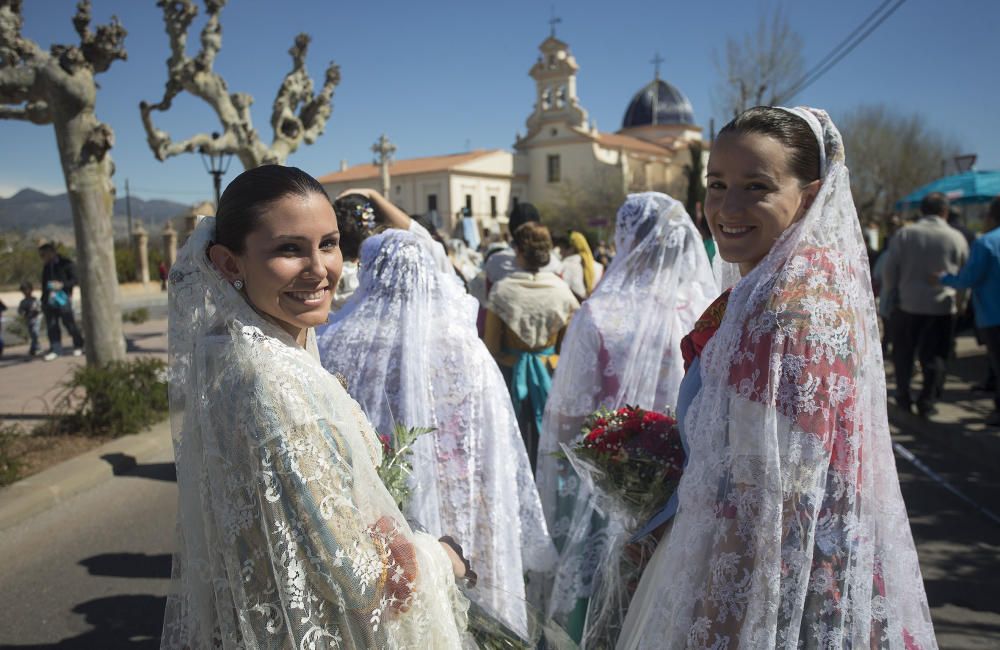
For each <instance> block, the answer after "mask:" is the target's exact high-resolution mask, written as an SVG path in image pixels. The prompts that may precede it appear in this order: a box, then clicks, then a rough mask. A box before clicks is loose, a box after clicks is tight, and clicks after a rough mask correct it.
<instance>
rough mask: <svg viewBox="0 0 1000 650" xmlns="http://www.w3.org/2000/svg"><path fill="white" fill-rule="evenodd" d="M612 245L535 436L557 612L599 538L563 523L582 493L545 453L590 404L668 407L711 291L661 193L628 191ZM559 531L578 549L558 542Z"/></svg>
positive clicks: (587, 567) (694, 239) (573, 429)
mask: <svg viewBox="0 0 1000 650" xmlns="http://www.w3.org/2000/svg"><path fill="white" fill-rule="evenodd" d="M615 245H616V248H617V250H618V255H617V256H616V257H615V259H614V261H613V262H612V263H611V264H610V266H609V267H608V269H607V272H606V274H605V276H604V279H603V280H602V282H601V283H600V284H599V285H598V286H597V288H596V289H595V290H594V293H593V295H591V297H590V298H589V299H588V300H587V301H586V302H584V303H583V307H581V308H580V311H579V312H578V313H577V314H576V316H574V317H573V321H572V322H571V323H570V326H569V329H568V330H567V332H566V337H565V339H564V340H563V346H562V354H561V355H560V358H559V367H558V369H557V370H556V373H555V378H554V379H553V383H552V392H551V393H550V394H549V400H548V402H547V403H546V406H545V418H544V420H543V425H542V433H541V439H540V442H539V449H540V451H539V456H538V472H537V482H538V488H539V493H540V494H541V497H542V505H543V507H544V508H545V514H546V517H547V519H548V522H549V530H550V531H552V534H553V537H554V538H555V540H556V543H557V544H558V545H559V546H560V547H561V548H563V549H564V551H563V554H562V557H561V559H560V563H559V567H558V571H557V575H556V577H555V585H554V588H553V594H552V596H551V597H550V600H549V612H550V614H553V615H556V616H557V617H558V616H559V615H560V614H566V613H568V612H569V611H571V610H572V608H573V607H574V606H575V604H576V600H577V598H585V597H586V596H587V593H588V592H589V584H590V577H591V576H592V575H593V574H594V571H595V569H596V568H597V567H596V566H595V563H596V562H597V561H598V560H599V552H597V551H596V550H595V549H597V547H598V546H599V543H600V542H599V540H593V539H584V538H583V537H581V536H585V535H586V534H587V531H586V530H581V531H576V532H574V531H572V530H571V527H572V526H573V525H575V526H576V527H579V526H583V527H584V528H587V527H589V523H590V519H591V518H590V512H591V508H590V506H589V505H588V502H589V500H588V493H587V491H586V489H585V488H584V487H583V486H582V485H580V482H579V480H578V478H577V476H576V474H575V473H574V472H573V470H572V469H571V468H570V467H569V464H568V463H566V462H565V461H563V460H560V459H558V458H556V456H555V455H554V454H555V453H556V452H558V451H559V449H560V444H561V443H571V442H572V441H573V440H575V439H576V438H578V437H579V436H580V429H581V426H582V424H583V421H584V419H585V418H586V417H587V416H588V415H590V414H591V413H593V412H594V411H596V410H597V409H598V408H601V407H605V408H610V409H616V408H620V407H622V406H625V405H632V406H639V407H641V408H645V409H652V410H658V411H661V412H662V411H665V410H667V409H672V408H673V407H674V406H676V402H677V391H678V388H679V387H680V382H681V380H682V379H683V377H684V363H683V359H682V358H681V352H680V340H681V338H682V337H684V335H686V334H687V333H688V332H689V331H690V330H691V328H692V327H693V326H694V322H695V320H697V318H698V317H699V316H700V315H701V313H702V312H703V311H704V310H705V309H706V308H707V307H708V305H709V304H710V303H711V301H712V300H713V299H714V298H715V297H716V295H717V294H718V289H717V287H716V284H715V279H714V277H713V274H712V269H711V266H710V264H709V261H708V256H707V254H706V253H705V247H704V245H703V244H702V241H701V236H700V234H699V233H698V230H697V229H696V228H695V226H694V223H693V222H692V221H691V219H690V217H688V215H687V213H686V212H685V210H684V206H683V205H682V204H681V203H680V202H678V201H676V200H674V199H673V198H671V197H669V196H667V195H666V194H661V193H659V192H646V193H642V194H632V195H630V196H629V197H628V199H627V200H626V201H625V203H624V205H622V207H621V208H620V209H619V211H618V217H617V225H616V230H615ZM560 484H561V486H562V488H561V494H560ZM573 496H575V497H576V499H575V501H576V502H575V504H573V507H569V508H568V507H567V506H568V505H570V503H571V502H572V501H573V498H572V497H573ZM569 539H577V541H578V542H581V543H582V547H583V549H585V550H582V549H581V548H575V549H569V548H566V546H565V544H566V542H567V540H569Z"/></svg>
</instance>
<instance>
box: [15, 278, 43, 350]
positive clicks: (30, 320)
mask: <svg viewBox="0 0 1000 650" xmlns="http://www.w3.org/2000/svg"><path fill="white" fill-rule="evenodd" d="M34 290H35V287H34V285H32V284H31V283H30V282H28V281H27V280H25V281H24V282H22V283H21V293H23V294H24V299H23V300H21V303H20V304H19V305H18V306H17V313H18V314H20V315H21V318H23V319H24V324H25V325H26V326H27V328H28V336H29V337H30V338H31V347H30V348H29V350H28V354H29V355H30V356H35V355H36V354H38V332H39V329H40V325H41V318H40V317H41V315H42V303H41V302H39V300H38V298H36V297H35V296H34V295H33V292H34Z"/></svg>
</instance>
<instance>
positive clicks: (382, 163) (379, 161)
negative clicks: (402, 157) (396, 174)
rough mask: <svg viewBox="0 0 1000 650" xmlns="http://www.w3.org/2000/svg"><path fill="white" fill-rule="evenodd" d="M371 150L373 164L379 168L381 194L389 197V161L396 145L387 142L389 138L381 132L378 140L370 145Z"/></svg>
mask: <svg viewBox="0 0 1000 650" xmlns="http://www.w3.org/2000/svg"><path fill="white" fill-rule="evenodd" d="M372 152H373V153H374V154H375V160H374V164H376V165H378V166H379V167H380V168H381V170H380V171H381V173H382V196H384V197H385V198H386V199H389V196H390V195H389V186H390V183H389V163H390V162H392V154H394V153H395V152H396V145H394V144H392V143H391V142H389V138H387V137H386V136H385V134H384V133H383V134H382V135H381V137H379V139H378V142H376V143H375V144H373V145H372Z"/></svg>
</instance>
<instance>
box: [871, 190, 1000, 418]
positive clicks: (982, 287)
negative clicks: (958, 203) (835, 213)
mask: <svg viewBox="0 0 1000 650" xmlns="http://www.w3.org/2000/svg"><path fill="white" fill-rule="evenodd" d="M983 226H984V228H983V230H984V234H983V235H982V236H981V237H978V238H977V237H975V236H974V235H973V233H971V232H970V231H969V230H967V229H966V228H965V227H964V226H963V225H962V223H961V221H960V220H959V219H957V218H956V212H955V211H954V210H953V209H952V208H951V206H949V202H948V199H947V197H946V196H944V195H943V194H941V193H938V192H932V193H930V194H928V195H927V196H926V197H924V199H923V200H922V201H921V204H920V216H919V218H918V219H917V220H915V221H914V222H913V223H910V224H907V225H905V226H903V225H902V224H899V228H898V229H896V230H895V231H894V232H892V233H891V234H890V235H889V237H888V239H887V241H886V243H885V245H884V246H883V250H882V251H881V253H880V254H879V255H878V256H877V258H876V259H875V263H874V267H873V280H874V282H875V285H876V287H878V289H879V314H880V315H881V317H882V319H883V331H884V334H883V350H887V349H891V352H892V355H891V357H892V362H893V366H894V368H895V373H896V395H895V402H896V406H897V407H899V408H900V409H902V410H904V411H907V412H911V411H912V410H913V408H914V406H915V407H916V410H917V413H918V414H919V415H920V416H921V417H929V416H931V415H933V414H934V413H936V412H937V407H936V406H935V403H936V402H938V401H939V400H940V398H941V395H942V392H943V390H944V381H945V374H946V371H947V368H948V365H949V362H950V361H951V360H952V358H953V357H954V354H955V335H956V333H957V331H958V329H959V327H961V326H962V325H963V324H967V323H971V324H972V325H973V326H974V327H975V332H976V336H977V338H978V339H979V340H980V341H981V342H982V343H983V344H985V346H986V351H987V358H988V360H989V366H988V369H987V370H988V372H987V376H986V378H985V379H984V380H983V382H982V383H981V384H978V385H976V386H974V390H981V391H984V392H990V393H993V395H994V405H995V408H994V410H993V412H992V413H990V414H989V415H988V416H987V417H986V419H985V423H986V424H987V425H989V426H1000V392H998V388H997V382H996V376H997V372H998V370H1000V229H998V227H1000V197H997V198H995V199H994V200H993V201H992V202H991V203H990V205H989V208H988V210H987V212H986V217H985V220H984V223H983ZM967 290H971V301H970V300H969V297H970V296H969V293H970V292H969V291H967ZM967 315H971V318H969V317H967ZM915 360H919V362H920V369H921V372H922V375H923V377H922V384H921V387H920V391H919V392H918V393H917V395H916V397H915V398H914V395H913V391H912V380H913V368H914V361H915Z"/></svg>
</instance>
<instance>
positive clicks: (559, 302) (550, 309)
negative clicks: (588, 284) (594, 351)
mask: <svg viewBox="0 0 1000 650" xmlns="http://www.w3.org/2000/svg"><path fill="white" fill-rule="evenodd" d="M486 307H487V309H489V310H490V311H492V312H493V313H494V314H496V315H497V316H499V317H500V320H502V321H503V322H504V324H505V325H506V326H507V327H508V328H510V330H511V331H513V332H514V334H516V335H517V336H518V338H520V339H521V340H522V341H523V342H524V343H525V344H526V345H527V346H528V347H530V348H532V349H536V348H541V347H544V346H545V344H546V342H548V341H549V340H550V339H551V338H552V337H553V336H555V334H556V333H557V332H559V330H561V329H562V328H564V327H566V325H567V324H568V323H569V319H570V317H571V316H572V315H573V313H574V312H576V310H577V309H579V308H580V303H579V302H578V301H577V299H576V296H574V295H573V292H572V291H570V288H569V286H568V285H567V284H566V283H565V282H563V281H562V279H561V278H560V277H559V276H558V275H556V274H555V273H551V272H549V271H539V272H537V273H531V272H528V271H514V272H513V273H511V274H509V275H508V276H507V277H505V278H504V279H502V280H500V281H499V282H497V283H496V284H495V285H493V288H492V289H490V295H489V300H488V301H487V305H486Z"/></svg>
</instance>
